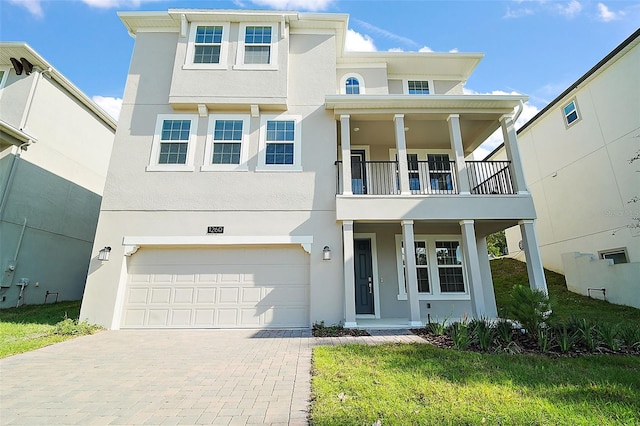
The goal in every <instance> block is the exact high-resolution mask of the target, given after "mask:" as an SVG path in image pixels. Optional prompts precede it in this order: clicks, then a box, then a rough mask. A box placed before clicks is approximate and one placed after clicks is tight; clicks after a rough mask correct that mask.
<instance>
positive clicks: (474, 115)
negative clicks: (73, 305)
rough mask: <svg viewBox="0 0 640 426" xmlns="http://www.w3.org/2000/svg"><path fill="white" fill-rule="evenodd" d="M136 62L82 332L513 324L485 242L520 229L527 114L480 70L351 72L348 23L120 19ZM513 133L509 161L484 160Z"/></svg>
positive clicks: (432, 60) (418, 63) (440, 64)
mask: <svg viewBox="0 0 640 426" xmlns="http://www.w3.org/2000/svg"><path fill="white" fill-rule="evenodd" d="M120 18H121V19H122V21H123V22H124V24H125V26H126V27H127V29H128V30H129V32H130V33H131V34H132V35H133V36H134V37H135V39H136V42H135V47H134V51H133V56H132V60H131V66H130V70H129V76H128V80H127V85H126V89H125V94H124V99H123V108H122V112H121V115H120V121H119V126H118V132H117V133H116V140H115V144H114V151H113V155H112V158H111V165H110V168H109V173H108V176H107V184H106V188H105V196H104V200H103V203H102V207H101V214H100V221H99V224H98V231H97V235H96V243H95V245H94V255H96V254H97V253H98V251H99V250H100V249H103V250H104V248H105V247H110V248H111V251H110V254H111V258H110V260H109V261H105V262H100V261H98V260H96V259H95V257H94V260H93V262H94V264H93V267H92V271H93V272H92V273H91V274H90V275H89V278H88V281H87V289H86V291H85V296H84V300H83V305H82V310H81V318H83V319H88V320H89V321H90V322H94V323H99V324H102V325H104V326H106V327H110V328H113V329H117V328H144V327H147V328H154V327H155V328H158V327H183V328H207V327H308V326H310V325H311V324H313V323H315V322H318V321H325V323H328V324H331V323H338V322H342V323H344V325H345V326H347V327H357V326H366V325H376V326H379V327H383V326H394V327H398V326H401V327H408V326H417V325H420V324H424V323H425V321H427V320H428V318H434V319H435V318H438V319H444V318H449V319H453V318H462V317H464V316H465V315H466V316H469V317H496V315H497V312H496V303H495V297H494V292H493V283H492V279H491V271H490V269H489V260H488V256H487V249H486V240H485V236H487V235H489V234H491V233H493V232H496V231H500V230H503V229H505V228H508V227H510V226H513V225H516V224H521V226H522V229H523V232H524V234H525V235H526V236H527V239H526V241H527V243H526V245H525V251H526V252H527V255H528V256H529V257H530V259H531V262H530V265H531V267H530V268H529V278H530V283H531V286H532V287H534V288H539V289H542V290H544V291H546V283H545V280H544V275H543V270H542V264H541V262H540V258H539V253H538V248H537V242H536V236H535V232H534V228H533V222H534V219H535V212H534V207H533V200H532V198H531V195H530V194H529V193H528V191H527V189H526V187H525V184H524V175H523V173H522V169H521V167H520V163H519V158H518V152H517V149H518V145H517V143H516V133H515V129H514V128H513V121H514V118H513V115H514V112H516V111H521V108H522V102H523V101H524V100H526V98H525V97H522V96H493V95H464V94H463V85H464V83H465V82H466V80H467V78H468V77H469V75H470V74H471V72H472V71H473V69H474V68H475V67H476V65H477V64H478V62H479V61H480V59H481V58H482V55H481V54H477V53H472V54H468V53H397V52H394V53H389V52H384V53H350V52H345V51H344V40H345V34H346V31H347V20H348V16H346V15H341V14H315V13H308V14H303V13H294V12H260V11H219V10H169V11H168V12H126V13H120ZM499 128H502V129H503V131H504V134H505V137H506V140H507V142H508V146H509V147H510V148H511V150H510V156H509V157H510V158H509V160H510V162H509V161H503V162H474V161H465V158H466V157H469V156H470V155H471V153H472V152H473V150H474V149H475V148H477V147H478V145H480V143H482V142H483V141H484V140H485V139H486V138H487V137H488V136H489V135H491V134H492V133H493V132H494V131H495V130H496V129H499Z"/></svg>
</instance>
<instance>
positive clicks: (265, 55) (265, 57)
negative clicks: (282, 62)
mask: <svg viewBox="0 0 640 426" xmlns="http://www.w3.org/2000/svg"><path fill="white" fill-rule="evenodd" d="M244 63H245V64H270V63H271V27H270V26H260V27H247V28H246V29H245V35H244Z"/></svg>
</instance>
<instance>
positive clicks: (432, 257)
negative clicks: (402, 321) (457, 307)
mask: <svg viewBox="0 0 640 426" xmlns="http://www.w3.org/2000/svg"><path fill="white" fill-rule="evenodd" d="M460 241H461V240H460V238H459V237H458V236H455V235H440V236H434V235H415V236H414V244H415V258H416V271H415V274H416V279H417V282H418V298H419V299H421V300H437V299H447V300H450V299H461V300H463V299H469V293H468V290H467V288H466V285H465V282H466V281H465V270H464V265H463V261H462V253H461V242H460ZM396 255H397V265H398V300H407V283H406V280H405V268H406V262H405V250H404V245H403V241H402V235H396Z"/></svg>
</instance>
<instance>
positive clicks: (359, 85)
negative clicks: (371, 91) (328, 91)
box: [338, 72, 366, 95]
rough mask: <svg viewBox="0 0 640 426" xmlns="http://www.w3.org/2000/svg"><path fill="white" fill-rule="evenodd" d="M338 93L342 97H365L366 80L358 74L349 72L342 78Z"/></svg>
mask: <svg viewBox="0 0 640 426" xmlns="http://www.w3.org/2000/svg"><path fill="white" fill-rule="evenodd" d="M338 92H339V93H340V94H341V95H363V94H364V93H366V92H365V87H364V78H363V77H362V76H361V75H360V74H357V73H354V72H349V73H346V74H344V75H343V76H342V77H340V87H339V88H338Z"/></svg>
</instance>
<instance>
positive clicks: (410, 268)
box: [402, 155, 422, 327]
mask: <svg viewBox="0 0 640 426" xmlns="http://www.w3.org/2000/svg"><path fill="white" fill-rule="evenodd" d="M405 159H406V155H405ZM402 243H403V246H404V266H405V268H404V279H405V282H406V283H407V299H408V301H409V314H410V315H409V325H410V326H411V327H420V326H422V321H420V301H419V300H418V274H417V272H416V245H415V239H414V235H413V221H412V220H403V221H402Z"/></svg>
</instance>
